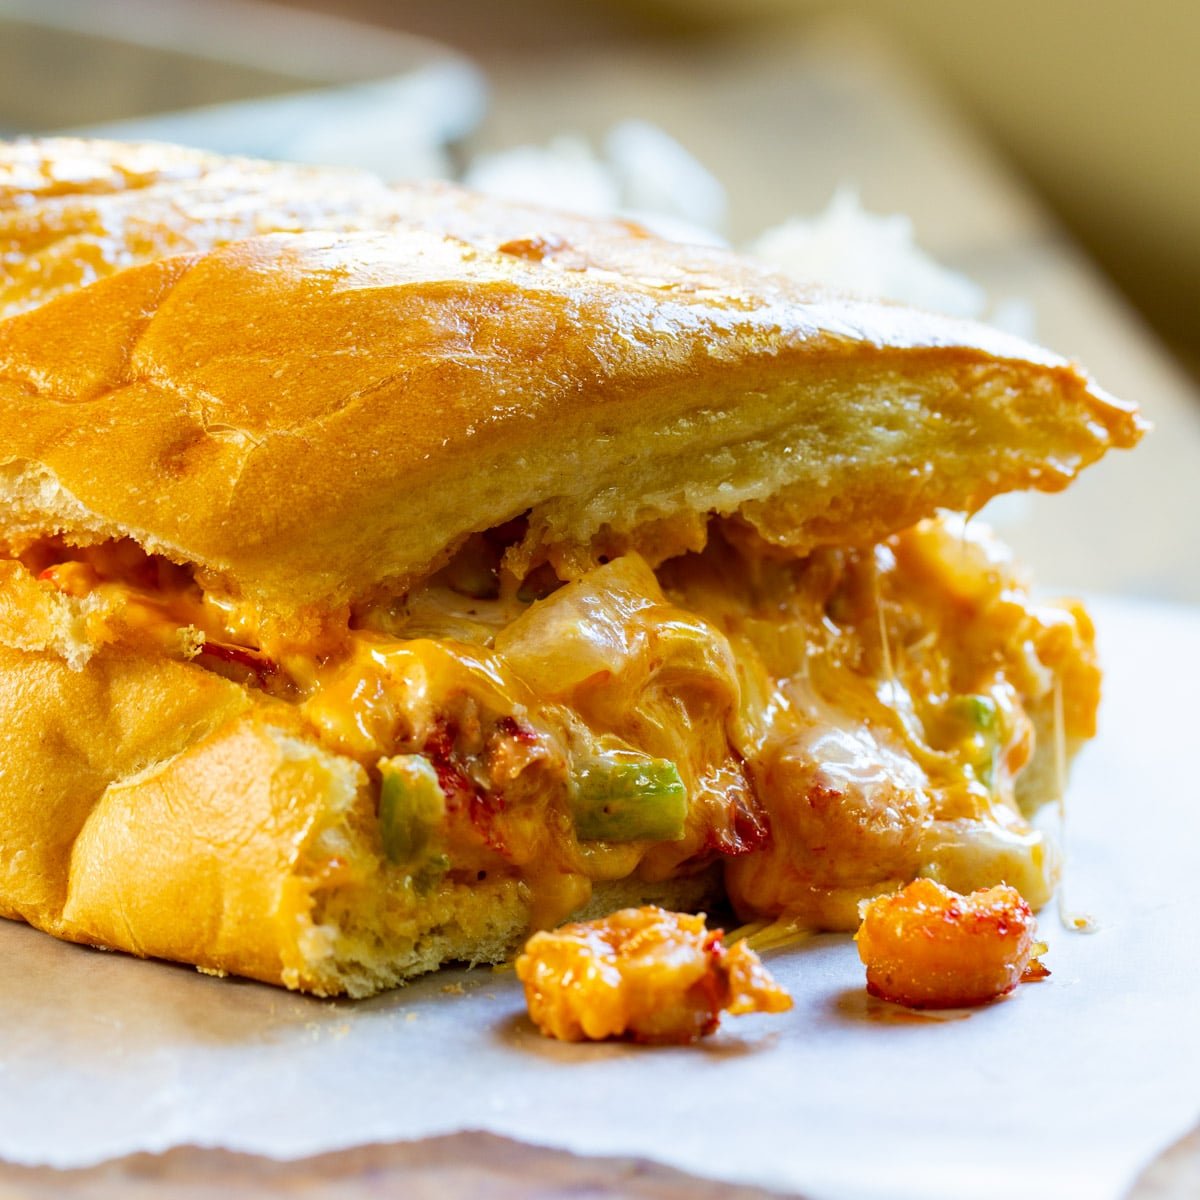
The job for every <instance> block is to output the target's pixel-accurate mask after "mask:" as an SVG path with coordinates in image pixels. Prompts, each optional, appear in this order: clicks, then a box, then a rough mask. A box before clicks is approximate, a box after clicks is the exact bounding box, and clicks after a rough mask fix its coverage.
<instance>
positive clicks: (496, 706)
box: [0, 140, 1143, 995]
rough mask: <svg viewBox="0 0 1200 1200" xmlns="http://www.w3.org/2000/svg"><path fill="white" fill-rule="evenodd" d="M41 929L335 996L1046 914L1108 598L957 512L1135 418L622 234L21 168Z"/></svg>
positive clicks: (23, 662)
mask: <svg viewBox="0 0 1200 1200" xmlns="http://www.w3.org/2000/svg"><path fill="white" fill-rule="evenodd" d="M0 247H3V254H2V255H0V313H2V314H3V319H0V496H2V498H3V500H2V504H3V507H2V509H0V913H2V914H3V915H6V916H10V917H13V918H18V919H22V920H25V921H28V922H29V923H31V924H33V925H35V926H37V927H38V928H41V929H43V930H46V931H47V932H49V933H52V934H54V935H56V936H58V937H62V938H67V939H71V940H74V941H79V942H86V943H92V944H95V945H102V946H108V947H113V948H117V949H122V950H127V951H131V952H133V953H135V954H140V955H151V956H158V957H163V958H170V959H176V960H180V961H184V962H189V963H193V964H195V965H197V966H198V967H200V968H202V969H205V970H213V971H230V972H234V973H238V974H242V975H247V976H252V977H254V978H257V979H262V980H266V981H268V982H272V983H282V984H284V985H286V986H288V987H291V988H300V989H303V990H307V991H312V992H316V993H319V994H323V995H330V994H337V993H342V992H346V993H349V994H351V995H367V994H370V993H371V992H374V991H376V990H378V989H380V988H384V987H388V986H392V985H394V984H396V983H398V982H400V981H401V980H403V979H405V978H408V977H410V976H412V975H414V974H416V973H418V972H421V971H426V970H429V969H432V968H434V967H436V966H438V965H439V964H440V963H442V962H446V961H449V960H463V959H465V960H471V961H495V960H498V959H501V958H503V957H505V956H506V955H508V954H509V953H511V951H512V950H513V948H514V947H515V946H516V944H517V943H518V942H519V940H520V939H521V937H523V936H524V935H525V934H526V933H527V931H528V930H529V928H530V927H531V926H533V925H544V924H553V923H556V922H558V921H560V920H563V919H565V918H566V917H568V916H570V915H574V914H578V913H580V912H583V911H596V910H597V909H604V908H613V907H619V906H621V905H623V904H627V903H631V902H635V901H641V900H653V901H658V902H664V903H669V904H675V905H677V906H688V905H695V904H699V903H702V902H708V901H709V900H711V899H712V898H713V897H714V895H719V894H722V893H724V894H726V895H727V896H728V898H729V899H730V901H731V902H732V903H733V904H734V906H735V907H736V908H737V909H738V911H739V912H740V913H741V914H742V915H744V916H746V917H755V916H765V917H774V916H780V915H782V916H787V917H789V918H794V919H796V920H799V921H802V922H808V923H810V924H812V925H814V926H816V927H823V928H845V927H849V926H852V925H853V924H854V921H855V911H856V904H857V901H858V900H859V899H861V898H862V897H864V896H868V895H872V894H875V893H878V892H879V891H882V890H885V889H887V888H890V887H893V886H895V885H896V884H898V883H901V882H905V881H907V880H908V879H911V878H913V877H914V876H916V875H918V874H925V875H932V876H933V877H935V878H938V879H940V880H942V881H943V882H946V883H947V884H949V885H950V886H953V887H956V888H959V889H963V888H970V887H976V886H982V885H985V884H991V883H995V882H998V881H999V880H1001V879H1005V880H1007V881H1008V882H1010V883H1014V884H1016V885H1017V886H1019V887H1020V888H1021V889H1022V891H1023V892H1024V893H1025V895H1026V896H1027V898H1028V899H1029V900H1030V901H1031V902H1032V903H1034V904H1039V903H1042V902H1044V901H1045V900H1046V899H1047V897H1048V896H1049V895H1050V894H1051V892H1052V890H1053V887H1054V884H1055V880H1056V871H1057V866H1056V863H1055V860H1054V854H1053V850H1052V848H1051V847H1050V846H1049V845H1048V844H1047V843H1046V842H1045V840H1044V839H1043V837H1042V836H1041V835H1040V834H1038V833H1035V832H1034V831H1033V830H1032V829H1031V828H1030V827H1029V825H1028V821H1027V818H1028V816H1029V815H1031V814H1032V812H1033V811H1034V810H1036V808H1037V807H1039V806H1040V805H1041V804H1042V803H1044V802H1045V801H1046V800H1048V799H1051V798H1053V797H1054V796H1056V795H1057V787H1058V786H1059V782H1060V781H1059V779H1058V774H1057V772H1056V770H1055V752H1056V739H1057V741H1058V742H1059V744H1060V748H1061V750H1062V751H1063V752H1064V753H1066V754H1069V753H1070V752H1072V751H1073V750H1074V749H1075V748H1076V747H1077V746H1078V745H1079V744H1080V743H1081V742H1082V741H1083V740H1084V739H1086V738H1087V737H1088V736H1090V735H1091V733H1092V732H1093V728H1094V717H1095V708H1096V703H1097V697H1098V682H1099V675H1098V671H1097V668H1096V665H1095V661H1094V655H1093V649H1092V636H1091V628H1090V625H1089V623H1088V620H1087V617H1086V614H1085V613H1084V612H1083V611H1082V609H1081V608H1079V607H1078V606H1077V605H1073V604H1060V605H1046V604H1035V603H1034V602H1033V601H1032V600H1030V598H1029V596H1028V593H1027V591H1026V588H1025V583H1024V580H1023V579H1022V577H1021V576H1020V573H1019V572H1018V571H1017V569H1016V568H1015V567H1014V566H1013V565H1012V564H1011V562H1009V561H1008V559H1007V557H1006V555H1005V554H1004V552H1003V550H1002V548H1001V547H999V546H997V545H996V544H995V543H994V542H992V541H991V540H990V539H989V538H988V537H987V536H986V534H984V533H982V532H981V531H978V530H974V529H973V528H972V527H970V526H969V525H965V524H964V523H963V522H961V521H957V520H956V519H955V518H953V517H951V516H947V515H946V512H945V511H944V510H949V511H951V512H961V513H970V512H973V511H974V510H976V509H977V508H978V507H980V506H981V505H982V504H984V503H985V502H986V501H987V500H988V499H989V498H990V497H992V496H994V495H996V494H998V493H1001V492H1004V491H1008V490H1012V489H1017V488H1039V489H1043V490H1055V489H1058V488H1061V487H1063V486H1065V485H1066V484H1067V483H1068V482H1069V481H1070V480H1071V479H1072V478H1073V477H1074V475H1075V474H1076V473H1077V472H1078V471H1079V470H1080V469H1082V468H1083V467H1085V466H1086V465H1088V464H1089V463H1091V462H1092V461H1094V460H1095V459H1097V458H1098V457H1100V456H1101V455H1102V454H1103V453H1104V452H1105V451H1106V450H1108V449H1109V448H1110V447H1114V446H1116V447H1128V446H1131V445H1133V444H1134V443H1135V442H1136V441H1137V440H1138V438H1139V436H1140V435H1141V432H1142V428H1143V425H1142V422H1141V420H1140V418H1139V417H1138V415H1137V413H1136V411H1135V410H1134V409H1133V408H1132V407H1131V406H1129V405H1126V404H1123V403H1120V402H1118V401H1116V400H1114V399H1112V398H1111V397H1109V396H1107V395H1105V394H1104V393H1103V392H1101V391H1100V390H1099V389H1097V388H1096V387H1095V386H1094V384H1093V383H1092V382H1091V381H1090V380H1089V379H1088V378H1087V376H1086V375H1084V374H1083V373H1082V372H1081V371H1080V370H1079V369H1078V368H1076V367H1074V366H1072V365H1070V364H1068V363H1066V362H1064V361H1062V360H1060V359H1058V358H1056V357H1055V356H1053V355H1051V354H1049V353H1047V352H1045V351H1042V350H1039V349H1036V348H1034V347H1032V346H1029V345H1027V344H1024V343H1022V342H1019V341H1017V340H1015V339H1012V338H1009V337H1006V336H1004V335H1001V334H999V333H997V332H995V331H992V330H989V329H986V328H983V327H981V326H977V325H973V324H970V323H964V322H960V321H955V320H951V319H949V318H943V317H938V316H933V315H929V314H925V313H919V312H915V311H912V310H909V309H906V308H903V307H898V306H894V305H888V304H883V303H877V302H872V301H868V300H862V299H855V298H852V297H845V296H836V295H832V294H827V293H824V292H821V291H819V290H814V289H806V288H803V287H800V286H799V285H797V284H795V283H792V282H789V281H787V280H785V279H783V278H781V277H780V276H778V275H775V274H773V273H771V272H769V271H767V270H765V269H764V268H762V267H759V266H757V265H754V264H752V263H750V262H748V261H745V260H742V259H739V258H738V257H736V256H734V255H731V254H725V253H722V252H718V251H714V250H709V249H701V248H696V247H685V246H679V245H674V244H669V243H665V242H662V241H659V240H657V239H655V238H652V237H650V236H647V235H646V234H645V233H644V232H643V231H641V230H640V229H638V228H637V227H635V226H631V225H628V224H625V223H622V222H615V221H614V222H593V221H588V220H585V219H583V218H577V217H570V216H564V215H560V214H554V213H549V212H542V211H539V210H537V209H534V208H529V207H523V206H516V205H506V204H501V203H499V202H496V201H493V200H489V199H485V198H481V197H477V196H474V195H471V194H469V193H466V192H464V191H461V190H459V189H455V188H452V187H449V186H445V185H411V186H406V187H398V188H387V187H385V186H384V185H382V184H381V183H379V182H378V181H376V180H374V179H372V178H370V177H368V176H363V175H359V174H355V173H348V172H341V171H321V170H313V169H308V168H293V167H286V166H278V165H272V164H265V163H256V162H249V161H243V160H227V159H220V158H215V157H213V156H209V155H203V154H200V153H196V152H191V151H185V150H179V149H175V148H170V147H155V146H123V145H117V144H112V143H98V142H97V143H90V142H77V141H68V140H61V141H55V140H51V141H42V142H24V143H15V144H11V145H8V146H5V147H3V148H0Z"/></svg>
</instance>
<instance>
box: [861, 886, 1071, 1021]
mask: <svg viewBox="0 0 1200 1200" xmlns="http://www.w3.org/2000/svg"><path fill="white" fill-rule="evenodd" d="M860 913H861V916H862V925H861V926H859V930H858V933H857V934H856V935H855V941H857V943H858V956H859V958H861V959H862V961H863V962H864V963H865V964H866V968H867V991H868V992H870V993H871V995H872V996H878V997H879V998H880V999H881V1000H892V1001H895V1003H897V1004H904V1005H907V1006H908V1007H909V1008H960V1007H962V1008H965V1007H969V1006H971V1005H976V1004H986V1003H987V1002H988V1001H989V1000H995V999H998V998H999V997H1000V996H1006V995H1007V994H1008V993H1009V992H1011V991H1012V990H1013V988H1015V987H1016V986H1017V984H1018V983H1020V982H1021V981H1022V980H1034V979H1044V978H1045V977H1046V976H1047V975H1049V974H1050V972H1049V971H1048V970H1046V968H1045V967H1044V966H1042V964H1041V963H1040V962H1039V961H1038V960H1037V959H1036V958H1034V957H1033V954H1034V949H1035V947H1034V935H1035V934H1036V933H1037V922H1036V921H1035V920H1034V917H1033V913H1032V912H1031V911H1030V908H1029V905H1028V904H1026V903H1025V901H1024V899H1023V898H1022V897H1021V893H1020V892H1018V891H1017V889H1016V888H1013V887H1008V886H1006V885H1003V884H1002V885H1000V886H999V887H992V888H985V889H983V890H981V891H978V892H972V893H971V894H970V895H969V896H960V895H959V894H958V893H957V892H952V891H951V890H950V889H949V888H946V887H943V886H942V885H941V884H940V883H935V882H934V881H933V880H932V879H917V880H914V881H913V882H912V883H910V884H909V885H908V887H906V888H904V889H903V891H899V892H896V893H895V894H894V895H891V896H880V897H878V898H877V899H875V900H869V901H864V902H863V904H862V905H861V907H860Z"/></svg>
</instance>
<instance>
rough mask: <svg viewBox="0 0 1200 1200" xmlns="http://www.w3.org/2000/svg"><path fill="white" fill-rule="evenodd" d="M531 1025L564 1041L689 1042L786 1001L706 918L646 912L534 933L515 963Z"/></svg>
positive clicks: (743, 950)
mask: <svg viewBox="0 0 1200 1200" xmlns="http://www.w3.org/2000/svg"><path fill="white" fill-rule="evenodd" d="M517 977H518V978H519V979H520V980H521V982H522V983H523V984H524V985H525V1000H526V1002H527V1004H528V1005H529V1015H530V1016H531V1017H532V1018H533V1021H534V1024H536V1025H537V1027H538V1028H539V1029H540V1030H541V1031H542V1033H544V1034H545V1035H546V1036H547V1037H554V1038H558V1039H559V1040H560V1041H564V1042H582V1041H600V1040H602V1039H604V1038H618V1037H624V1038H628V1039H630V1040H631V1041H635V1042H693V1041H695V1040H696V1039H697V1038H700V1037H704V1036H705V1035H707V1034H710V1033H713V1032H714V1031H715V1030H716V1028H717V1026H718V1024H719V1023H720V1020H721V1013H722V1012H728V1013H731V1014H733V1015H734V1016H740V1015H742V1014H744V1013H755V1012H786V1011H787V1010H788V1009H789V1008H791V1007H792V998H791V997H790V996H789V995H788V994H787V992H786V991H784V989H783V988H781V987H780V986H779V985H778V984H777V983H776V982H775V980H774V979H772V978H771V976H770V974H769V973H768V972H767V969H766V968H765V967H764V966H763V965H762V962H761V961H760V960H759V957H758V955H757V954H755V953H754V951H753V950H751V949H750V947H749V946H747V945H746V943H745V942H737V943H735V944H734V945H733V946H729V947H727V946H726V945H725V943H724V941H723V940H722V931H721V930H719V929H714V930H711V931H710V930H709V929H707V928H706V927H705V924H704V916H703V914H701V915H699V916H689V915H688V914H686V913H674V912H668V911H667V910H666V909H662V908H656V907H654V906H653V905H649V906H647V907H645V908H626V909H622V910H621V911H620V912H615V913H613V914H612V915H611V916H608V917H604V918H603V919H602V920H599V921H586V922H581V923H578V924H574V925H564V926H563V927H562V928H561V929H556V930H555V931H554V932H553V933H535V934H534V935H533V937H531V938H530V939H529V941H528V943H527V944H526V946H525V952H524V953H523V954H522V955H521V956H520V958H518V959H517Z"/></svg>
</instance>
